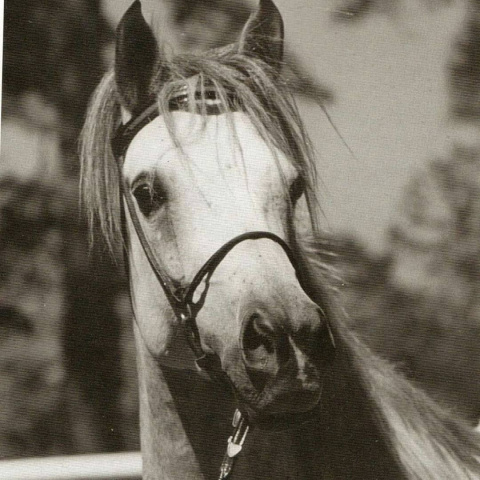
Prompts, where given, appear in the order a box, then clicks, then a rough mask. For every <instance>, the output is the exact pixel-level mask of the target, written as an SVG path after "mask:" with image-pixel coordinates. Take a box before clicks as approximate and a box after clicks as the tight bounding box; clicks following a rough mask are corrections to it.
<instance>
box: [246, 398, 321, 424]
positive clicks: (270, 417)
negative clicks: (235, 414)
mask: <svg viewBox="0 0 480 480" xmlns="http://www.w3.org/2000/svg"><path fill="white" fill-rule="evenodd" d="M239 409H240V411H241V412H242V414H243V415H244V416H245V417H246V418H247V419H248V421H249V422H250V423H251V424H252V425H255V426H256V427H258V428H260V429H262V430H270V431H281V430H289V429H293V428H298V427H300V426H302V425H304V424H305V423H308V422H312V421H315V420H316V419H317V418H318V416H319V415H320V410H321V407H320V401H319V402H318V403H317V404H316V405H315V406H314V407H313V408H310V409H309V410H307V411H295V412H282V413H278V414H268V413H262V412H258V411H256V410H255V409H252V408H251V407H249V406H248V405H247V404H240V407H239Z"/></svg>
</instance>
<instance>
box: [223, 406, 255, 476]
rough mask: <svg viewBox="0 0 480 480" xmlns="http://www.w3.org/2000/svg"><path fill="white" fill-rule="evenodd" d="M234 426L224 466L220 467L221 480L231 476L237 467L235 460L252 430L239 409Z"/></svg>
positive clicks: (233, 422)
mask: <svg viewBox="0 0 480 480" xmlns="http://www.w3.org/2000/svg"><path fill="white" fill-rule="evenodd" d="M232 425H233V427H234V429H233V433H232V436H231V437H229V439H228V446H227V451H226V453H225V455H224V457H223V461H222V465H221V467H220V477H219V480H225V479H227V478H228V477H229V476H230V475H231V473H232V471H233V467H234V465H235V460H236V459H237V457H238V455H239V453H240V452H241V451H242V448H243V444H244V443H245V439H246V438H247V433H248V430H249V429H250V426H249V425H248V422H247V420H246V418H245V417H244V416H243V415H242V413H241V412H240V410H238V409H237V410H235V414H234V416H233V421H232Z"/></svg>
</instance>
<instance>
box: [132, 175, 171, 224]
mask: <svg viewBox="0 0 480 480" xmlns="http://www.w3.org/2000/svg"><path fill="white" fill-rule="evenodd" d="M133 195H134V197H135V199H136V200H137V203H138V208H140V211H141V212H142V213H143V214H144V215H145V216H146V217H149V216H150V215H151V214H152V213H155V212H156V211H157V210H158V209H159V208H160V207H161V206H162V205H163V204H164V203H165V201H166V200H167V196H166V193H165V192H164V191H163V189H162V188H161V187H160V186H159V185H153V186H151V185H147V184H146V183H142V184H141V185H138V186H137V187H135V188H134V190H133Z"/></svg>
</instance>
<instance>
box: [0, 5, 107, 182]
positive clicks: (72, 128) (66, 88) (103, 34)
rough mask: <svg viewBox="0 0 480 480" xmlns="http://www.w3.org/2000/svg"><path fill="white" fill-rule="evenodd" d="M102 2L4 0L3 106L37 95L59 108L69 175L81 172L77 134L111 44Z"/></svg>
mask: <svg viewBox="0 0 480 480" xmlns="http://www.w3.org/2000/svg"><path fill="white" fill-rule="evenodd" d="M100 3H101V2H100V0H41V1H38V0H25V1H22V2H20V1H18V0H5V10H4V25H5V27H4V43H3V48H4V54H3V62H4V64H3V89H2V97H3V100H4V102H3V104H4V106H7V107H8V106H10V105H11V106H12V108H15V106H16V105H18V100H19V98H20V97H22V96H23V95H25V94H27V93H29V94H32V93H35V94H39V95H40V96H41V97H42V98H43V99H44V100H46V101H47V102H48V103H49V104H51V105H53V106H54V107H55V108H56V109H57V113H58V114H59V115H60V117H61V121H59V122H58V124H57V128H58V129H59V130H60V134H61V141H62V146H63V151H64V154H65V155H66V158H67V159H68V160H69V161H68V162H65V164H64V167H65V172H69V173H76V172H77V171H78V162H77V161H76V158H74V153H75V151H76V141H77V137H78V131H79V129H80V128H81V125H82V123H83V119H84V112H85V108H86V105H87V103H88V100H89V98H90V95H91V94H92V92H93V89H94V88H95V86H96V85H97V84H98V82H99V81H100V78H101V76H102V74H103V72H104V59H103V50H104V48H105V45H106V44H107V42H108V41H109V40H110V39H111V30H110V28H109V26H108V24H107V23H106V21H105V20H104V19H103V17H102V15H101V9H100ZM5 100H7V101H5ZM12 100H13V101H12ZM2 113H3V114H4V115H8V114H9V113H10V112H9V111H8V109H7V111H5V112H2ZM4 118H5V117H4Z"/></svg>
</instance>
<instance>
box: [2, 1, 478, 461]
mask: <svg viewBox="0 0 480 480" xmlns="http://www.w3.org/2000/svg"><path fill="white" fill-rule="evenodd" d="M130 3H131V2H130V0H103V1H100V0H24V1H19V0H5V13H4V19H5V26H4V52H3V59H4V65H3V90H2V134H1V160H0V458H1V457H17V456H33V455H48V454H66V453H87V452H106V451H123V450H134V449H137V448H138V425H137V397H136V396H137V392H136V375H135V353H134V346H133V340H132V330H131V323H130V322H131V313H130V307H129V300H128V296H127V291H126V282H125V278H124V276H123V275H124V274H123V269H122V265H121V259H112V258H110V256H109V255H108V254H107V253H106V251H105V250H103V249H102V248H101V247H98V246H97V248H94V249H90V248H89V245H88V235H87V230H86V225H85V222H84V219H83V216H82V213H81V211H80V208H79V202H78V187H77V184H78V175H79V164H78V158H77V154H76V152H77V139H78V135H79V131H80V129H81V126H82V122H83V118H84V115H85V109H86V106H87V103H88V99H89V97H90V95H91V93H92V92H93V89H94V88H95V86H96V84H97V83H98V82H99V80H100V78H101V77H102V74H103V73H104V72H105V71H106V70H108V69H109V68H110V67H111V65H112V61H113V46H112V42H113V39H114V28H115V25H116V24H117V22H118V21H119V19H120V17H121V15H122V14H123V12H124V11H125V10H126V8H128V6H129V4H130ZM250 3H251V2H250ZM276 4H277V5H278V7H279V9H280V10H281V12H282V15H283V17H284V20H285V26H286V44H287V61H288V74H289V76H290V78H291V81H292V85H293V86H294V88H295V89H296V91H297V93H298V102H299V105H300V107H301V110H302V114H303V117H304V119H305V121H306V123H307V125H308V129H309V131H310V134H311V136H312V139H313V140H314V143H315V146H316V148H317V151H318V167H319V172H320V175H321V184H320V185H319V192H320V196H321V199H322V205H323V209H324V220H323V224H324V229H325V235H326V238H328V240H329V243H330V245H331V249H332V251H333V252H334V255H332V256H331V257H330V258H331V260H330V261H331V262H332V263H334V264H335V266H336V267H338V269H339V270H340V272H341V276H342V281H341V282H339V285H338V287H339V289H340V290H341V292H342V296H343V299H344V302H345V308H346V310H347V312H348V314H349V318H350V321H351V324H352V328H354V329H356V330H357V331H358V332H360V333H361V335H362V336H364V338H365V339H366V340H367V342H368V343H369V344H370V345H371V346H372V348H373V349H375V350H376V351H377V352H379V353H380V354H382V355H384V356H386V357H388V358H390V359H391V360H392V361H394V362H395V363H396V364H397V365H398V367H399V369H401V370H402V371H404V372H405V373H406V375H408V376H409V377H410V378H411V379H413V380H414V381H415V382H416V383H418V384H419V385H422V386H423V387H424V388H425V389H426V390H427V391H428V392H429V393H430V394H431V395H433V396H434V397H435V398H437V399H438V400H439V401H441V402H443V403H445V404H447V405H448V406H450V407H451V408H452V409H454V410H455V411H457V412H458V413H459V414H460V415H462V416H463V417H464V418H465V419H466V420H467V421H469V422H470V423H471V424H472V425H474V424H476V423H477V422H478V419H479V417H480V355H479V354H478V353H479V351H480V348H479V345H480V295H479V293H480V141H479V140H480V135H479V134H480V130H479V126H480V87H479V85H480V1H479V0H450V1H448V0H277V1H276ZM175 5H176V7H175V8H176V10H175V16H174V20H175V23H176V27H177V28H179V29H181V30H182V31H184V32H185V33H186V34H185V36H184V37H183V41H184V47H185V48H187V49H188V47H189V46H192V45H196V46H198V45H199V44H201V45H205V46H211V45H216V44H218V43H221V42H222V39H224V36H223V34H224V32H226V31H232V29H235V28H237V27H238V26H239V25H240V23H241V22H243V21H244V17H245V15H241V14H239V12H240V13H241V12H243V13H245V12H246V9H247V7H248V4H247V2H246V1H245V3H244V2H242V0H177V1H176V2H175ZM232 7H237V8H232ZM238 7H240V8H238ZM232 12H237V15H236V16H235V15H234V13H232ZM319 102H320V103H321V104H322V105H323V106H324V108H325V110H326V111H327V112H328V116H327V115H326V114H325V111H324V110H323V109H322V108H320V107H319V105H318V103H319Z"/></svg>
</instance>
